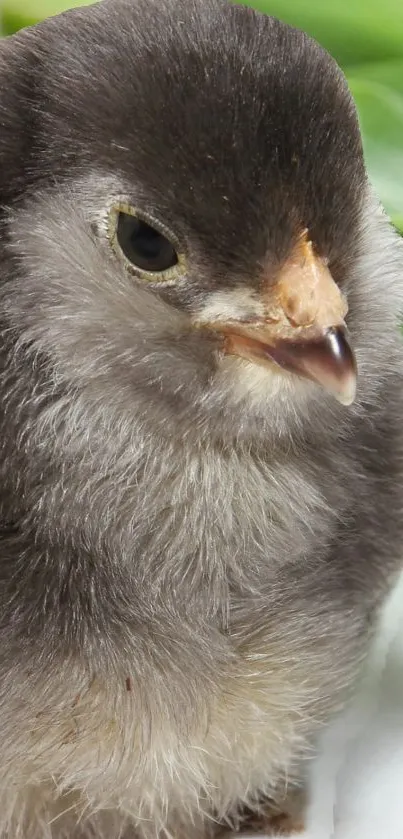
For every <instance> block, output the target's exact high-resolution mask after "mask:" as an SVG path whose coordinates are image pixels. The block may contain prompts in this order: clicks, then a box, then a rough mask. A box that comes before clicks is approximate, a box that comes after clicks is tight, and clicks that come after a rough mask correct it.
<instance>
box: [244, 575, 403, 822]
mask: <svg viewBox="0 0 403 839" xmlns="http://www.w3.org/2000/svg"><path fill="white" fill-rule="evenodd" d="M322 751H323V753H322V754H321V756H320V758H319V760H318V761H316V762H315V763H314V764H312V771H311V786H312V792H311V795H312V805H311V811H310V813H309V816H308V829H307V830H306V831H305V832H304V833H303V834H298V839H403V577H402V579H401V581H400V583H399V585H398V586H397V588H396V589H395V591H394V592H393V594H392V597H391V598H390V600H389V601H388V603H387V605H386V608H385V613H384V620H383V624H382V631H381V633H380V635H379V637H378V638H377V642H376V644H375V647H374V650H373V653H372V655H371V659H370V664H369V667H368V669H367V671H366V673H365V677H364V680H363V684H362V688H361V690H360V691H359V694H358V696H357V699H356V701H355V703H354V706H353V707H352V708H351V709H350V710H349V712H348V713H346V714H345V715H344V716H343V717H342V718H341V719H340V720H338V721H337V723H336V724H335V725H334V726H333V727H332V728H331V729H330V730H328V731H327V732H326V735H325V736H324V738H323V741H322ZM294 836H295V834H294ZM249 839H250V838H249ZM295 839H296V837H295Z"/></svg>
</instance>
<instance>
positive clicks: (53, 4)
mask: <svg viewBox="0 0 403 839" xmlns="http://www.w3.org/2000/svg"><path fill="white" fill-rule="evenodd" d="M93 2H94V0H3V3H2V7H1V10H0V24H1V26H0V28H1V29H2V31H3V34H5V35H12V34H13V33H14V32H17V31H18V30H19V29H22V28H23V27H24V26H33V25H34V24H35V23H38V22H39V21H40V20H43V19H44V18H46V17H51V16H52V15H57V14H59V13H60V12H64V11H66V9H71V8H73V6H89V5H91V3H93Z"/></svg>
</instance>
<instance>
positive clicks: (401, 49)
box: [234, 0, 403, 64]
mask: <svg viewBox="0 0 403 839" xmlns="http://www.w3.org/2000/svg"><path fill="white" fill-rule="evenodd" d="M234 1H235V2H242V1H243V2H244V0H234ZM247 5H249V6H254V7H255V8H256V9H258V10H260V11H262V12H267V13H268V14H271V15H274V16H275V17H278V18H280V19H281V20H284V21H285V22H286V23H290V24H291V25H292V26H297V27H298V28H300V29H304V30H305V31H306V32H309V34H310V35H312V36H313V37H314V38H316V40H317V41H319V43H321V44H323V46H324V47H326V49H328V50H329V52H331V53H332V55H333V56H334V57H335V58H336V60H337V61H338V62H339V63H340V64H357V63H360V62H362V61H378V60H379V59H384V58H393V57H399V56H401V57H403V2H402V0H382V2H381V3H380V2H379V0H337V2H334V0H247Z"/></svg>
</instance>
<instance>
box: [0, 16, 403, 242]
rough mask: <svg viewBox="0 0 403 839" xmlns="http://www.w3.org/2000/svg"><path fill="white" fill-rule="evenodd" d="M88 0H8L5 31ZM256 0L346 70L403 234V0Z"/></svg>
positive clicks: (375, 172)
mask: <svg viewBox="0 0 403 839" xmlns="http://www.w3.org/2000/svg"><path fill="white" fill-rule="evenodd" d="M0 2H1V0H0ZM88 2H90V0H3V2H2V5H1V10H0V15H1V18H0V27H1V31H2V32H3V34H6V35H9V34H12V33H13V32H15V31H17V30H18V29H20V28H21V27H23V26H27V25H29V24H33V23H36V22H37V21H39V20H41V19H42V18H44V17H47V16H49V15H52V14H57V13H58V12H60V11H62V10H63V9H66V8H69V7H71V6H74V5H76V6H79V5H80V6H81V5H86V4H88ZM163 2H164V0H161V3H163ZM249 3H250V5H251V6H255V7H256V8H257V9H260V10H261V11H264V12H268V13H270V14H274V15H276V16H277V17H279V18H281V19H282V20H285V21H286V22H288V23H291V24H293V25H294V26H298V27H300V28H301V29H305V30H306V31H307V32H309V33H310V34H311V35H313V36H314V37H315V38H316V39H317V40H318V41H320V43H321V44H323V46H325V47H326V48H327V49H328V50H329V52H331V53H332V55H334V57H335V58H336V59H337V61H338V62H339V64H340V65H341V66H342V67H343V69H344V71H345V73H346V75H347V78H348V80H349V84H350V87H351V89H352V92H353V94H354V96H355V100H356V102H357V106H358V111H359V116H360V121H361V127H362V131H363V136H364V148H365V154H366V158H367V164H368V168H369V171H370V174H371V178H372V181H373V183H374V185H375V187H376V189H377V192H378V194H379V195H380V197H381V199H382V201H383V203H384V205H385V207H386V210H387V211H388V213H389V214H390V216H391V217H392V220H393V222H394V223H395V224H396V226H397V227H399V228H400V230H402V231H403V0H381V1H380V0H337V2H334V0H249Z"/></svg>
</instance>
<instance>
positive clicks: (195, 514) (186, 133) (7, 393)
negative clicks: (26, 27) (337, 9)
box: [0, 0, 403, 839]
mask: <svg viewBox="0 0 403 839" xmlns="http://www.w3.org/2000/svg"><path fill="white" fill-rule="evenodd" d="M0 60H1V65H0V77H1V94H0V120H1V134H0V159H1V167H0V190H1V202H0V203H1V264H2V268H1V271H2V283H1V289H0V321H1V335H2V344H1V353H0V359H1V382H0V400H1V426H0V429H1V430H0V441H1V460H0V469H1V496H0V501H1V521H2V531H1V555H0V580H1V585H0V603H1V610H0V616H1V617H0V633H1V647H0V649H1V652H0V713H1V721H2V738H1V743H0V767H1V770H0V773H1V776H0V777H1V783H0V837H1V839H6V837H15V836H17V835H18V836H21V837H23V839H45V837H46V839H48V837H57V839H61V837H67V836H69V837H71V836H73V835H74V836H75V837H80V839H81V837H90V836H97V837H105V839H117V837H118V836H119V837H120V836H123V834H124V836H125V837H127V839H128V837H132V836H134V835H135V836H143V837H148V836H150V837H151V836H154V835H155V834H156V833H159V832H160V833H161V834H162V835H172V836H173V837H175V839H179V837H180V836H182V835H186V837H187V839H191V837H192V836H197V835H199V834H201V835H203V834H207V833H210V832H212V831H214V829H215V828H214V821H212V819H217V820H218V821H220V822H223V821H227V822H228V823H230V824H231V823H234V824H237V818H238V814H239V813H241V812H242V809H243V808H244V807H245V806H247V807H250V808H251V809H252V810H254V809H256V807H257V803H258V801H259V799H261V798H262V797H265V796H276V795H277V796H280V794H281V789H282V784H283V782H284V779H285V778H291V779H294V780H295V781H299V780H300V779H301V778H302V773H301V769H300V761H301V758H302V757H304V756H305V755H306V754H308V751H309V749H310V747H311V745H312V743H313V742H314V739H315V737H316V734H317V731H318V727H319V726H320V725H322V723H323V722H324V721H327V720H328V719H329V718H330V717H331V715H332V714H333V713H335V712H336V711H337V710H338V709H339V708H341V707H342V706H343V703H344V702H345V701H346V699H347V697H348V695H349V693H350V691H351V689H352V687H353V686H354V682H355V680H356V678H357V675H358V673H359V670H360V666H361V662H362V660H363V658H364V657H365V654H366V651H367V649H368V645H369V640H370V637H371V634H372V632H373V629H374V627H375V626H376V617H377V613H378V610H379V607H380V605H381V604H382V603H383V600H384V597H385V595H386V593H387V592H388V591H389V589H390V587H391V585H392V584H393V581H394V579H395V577H396V574H397V573H398V571H399V570H400V568H401V558H402V537H403V518H402V515H401V504H402V501H401V499H402V489H403V470H402V451H403V447H402V441H403V431H402V416H403V393H402V358H403V355H402V346H401V340H400V337H399V333H398V329H397V316H398V313H399V311H400V310H401V305H402V296H403V295H402V289H403V282H402V271H403V257H402V250H401V246H400V241H399V239H398V237H397V235H396V234H395V233H394V232H393V230H392V229H391V227H390V225H389V223H388V221H387V219H386V217H385V216H384V214H383V213H382V211H381V209H380V208H379V206H378V202H377V200H376V198H375V197H374V196H373V194H372V192H371V189H370V186H369V184H368V181H367V176H366V173H365V169H364V164H363V158H362V149H361V142H360V136H359V130H358V125H357V119H356V114H355V109H354V107H353V104H352V101H351V98H350V95H349V92H348V90H347V87H346V84H345V81H344V79H343V76H342V74H341V72H340V71H339V69H338V68H337V66H336V64H335V63H334V62H333V61H332V60H331V58H330V57H329V56H328V55H327V54H326V53H325V52H324V51H323V50H322V49H320V48H319V46H317V45H316V44H315V43H314V42H313V41H311V40H310V39H309V38H308V37H307V36H305V35H304V34H302V33H301V32H298V31H296V30H293V29H291V28H289V27H286V26H285V25H283V24H281V23H279V22H278V21H275V20H273V19H271V18H269V17H263V16H261V15H258V14H257V13H255V12H253V11H251V10H250V9H246V8H244V7H242V6H232V5H229V4H227V3H225V2H224V1H223V0H165V2H164V3H161V2H160V0H133V2H129V0H105V2H103V3H101V4H100V5H98V6H94V7H91V8H87V9H85V10H76V11H73V12H69V13H67V14H65V15H62V16H60V17H58V18H55V19H53V20H50V21H47V22H45V23H44V24H42V25H40V26H38V27H37V28H34V29H32V30H30V31H26V32H23V33H21V34H20V35H18V36H15V37H14V38H11V39H9V40H7V41H5V42H4V43H3V44H2V45H1V59H0ZM137 213H138V214H139V218H140V219H141V224H140V222H139V221H136V214H137ZM133 214H134V215H133ZM153 220H156V221H155V223H154V221H153ZM116 224H118V225H120V227H118V228H116V226H114V225H116ZM150 224H151V227H152V230H151V231H150V226H145V225H150ZM155 226H156V230H157V232H158V234H157V233H155V232H153V230H154V228H155ZM304 230H307V231H308V232H307V233H304ZM301 237H302V238H301ZM307 237H309V240H310V241H312V245H310V244H309V241H308V238H307ZM170 242H171V243H172V244H171V245H170V244H169V243H170ZM301 243H302V244H301ZM122 248H123V250H124V253H125V254H126V257H127V258H128V259H129V260H131V261H132V262H133V259H134V260H137V263H136V264H138V260H139V259H141V260H142V266H140V267H141V270H140V269H139V268H138V267H137V268H133V265H129V262H128V259H125V257H124V253H123V252H122ZM301 248H302V249H304V250H303V252H304V254H305V256H304V258H303V259H302V260H300V261H298V260H299V257H298V259H297V261H296V262H295V264H294V263H293V262H292V261H291V262H290V259H291V256H292V254H294V257H295V254H299V250H298V249H301ZM178 254H179V256H178ZM133 255H134V256H133ZM290 255H291V256H290ZM294 257H292V258H293V259H294ZM153 259H154V260H155V263H153ZM295 259H296V257H295ZM150 260H151V261H150ZM161 260H162V261H163V264H164V266H165V267H166V268H167V271H168V273H166V274H162V273H161V274H158V273H155V265H157V266H158V265H159V266H161V264H162V263H161ZM304 260H305V261H304ZM144 265H145V266H146V268H147V266H148V268H150V266H151V268H150V270H147V271H146V272H145V273H144ZM153 265H154V267H152V266H153ZM168 266H169V267H168ZM307 266H308V267H307ZM311 268H312V271H311ZM308 269H309V271H310V272H311V273H310V274H309V277H310V278H311V279H309V282H311V280H312V288H311V287H310V291H309V294H310V295H311V296H309V295H308V291H307V290H306V289H305V286H304V284H303V283H302V285H301V286H298V287H297V286H294V285H293V284H292V282H291V281H290V276H291V275H292V277H294V278H296V277H297V275H298V277H301V276H302V274H301V271H303V270H304V271H305V270H308ZM284 272H285V274H284ZM290 272H291V273H290ZM315 272H316V273H315ZM318 272H319V273H318ZM283 276H285V286H284V288H285V289H286V292H287V293H286V294H285V293H284V295H283V296H281V295H280V296H279V293H278V289H279V277H283ZM304 276H305V275H304ZM307 276H308V275H307ZM332 277H333V279H332ZM312 278H313V279H312ZM315 278H316V279H317V278H319V279H318V282H319V281H320V282H322V281H323V283H324V284H325V285H324V286H323V288H325V286H326V289H328V292H326V294H323V295H322V296H321V294H319V292H317V288H316V285H315V283H316V279H315ZM333 280H334V281H335V282H336V285H335V284H334V282H333ZM314 281H315V282H314ZM307 282H308V280H307ZM326 284H327V285H326ZM318 288H319V286H318ZM320 288H322V286H320ZM295 289H297V291H298V293H297V294H296V293H295ZM311 291H312V294H311ZM340 291H341V294H340ZM328 294H329V295H333V297H332V300H333V298H334V300H333V302H332V306H333V303H334V307H336V308H337V306H339V308H340V307H341V308H342V306H344V303H345V302H346V307H347V306H348V313H347V315H346V318H345V320H346V324H347V327H348V330H349V334H350V339H349V340H350V344H351V346H352V348H353V350H354V353H355V356H356V359H357V367H358V386H357V394H356V398H355V400H354V401H353V402H352V404H350V405H342V404H340V403H339V402H338V401H337V400H336V399H334V393H336V395H340V394H339V393H338V391H337V388H339V385H340V388H341V391H342V396H343V395H344V396H343V398H344V397H346V398H345V399H344V401H346V402H351V401H352V398H353V391H352V390H351V388H352V377H353V361H352V357H351V356H350V355H349V354H348V353H349V350H348V345H347V344H346V342H345V338H344V333H342V332H341V326H340V324H341V322H342V312H341V308H340V312H339V314H340V317H339V319H338V320H337V324H336V321H335V323H334V324H333V322H330V321H331V318H330V316H329V317H328V311H330V309H329V307H330V303H331V301H330V297H329V296H328ZM276 295H277V296H276ZM287 295H288V296H287ZM290 295H291V296H290ZM315 295H316V296H315ZM305 296H306V297H307V299H308V298H309V300H310V302H309V300H308V303H307V306H308V310H309V311H308V314H306V312H305V313H304V312H303V311H302V309H298V306H299V305H300V303H301V300H302V299H303V300H305ZM263 298H264V301H265V303H264V304H263V302H262V300H263ZM312 301H313V302H312ZM315 301H316V302H315ZM318 301H319V302H318ZM305 302H306V301H305ZM291 304H292V305H291ZM314 304H315V306H317V308H316V309H315V312H314V315H312V312H311V310H310V309H309V306H311V308H312V306H313V305H314ZM301 305H302V304H301ZM276 306H277V309H276V312H277V314H275V315H273V311H274V309H275V307H276ZM320 306H322V309H321V308H320ZM273 307H274V308H273ZM287 307H288V309H287ZM295 307H296V309H297V311H296V314H295ZM291 309H293V311H294V314H295V318H294V316H293V315H292V311H291ZM286 310H287V311H288V315H287V317H285V315H284V312H286ZM335 310H336V309H335ZM312 311H313V310H312ZM343 311H344V310H343ZM262 312H263V314H262ZM279 312H280V314H278V313H279ZM270 313H271V314H270ZM343 317H344V314H343ZM270 318H271V320H270ZM276 318H277V320H276ZM304 318H305V319H304ZM326 318H327V320H326ZM329 318H330V319H329ZM282 319H283V320H282ZM257 321H259V324H260V326H259V327H258V326H256V324H257ZM319 321H320V323H319ZM328 321H329V322H328ZM262 324H263V326H262ZM267 324H269V326H267ZM333 326H334V327H335V328H336V326H337V329H338V330H339V331H338V332H337V336H336V338H335V340H336V339H337V342H338V343H337V347H336V348H334V346H333V349H331V348H330V345H328V346H327V347H324V346H322V344H320V346H319V344H315V341H316V340H317V338H316V337H315V336H317V335H319V333H320V335H321V336H322V334H323V335H324V334H325V332H323V329H324V328H325V327H326V329H327V328H328V327H329V328H333ZM227 327H228V329H227ZM314 327H315V329H316V327H317V332H315V334H314V332H313V331H312V330H313V329H314ZM319 327H320V329H319ZM322 327H323V329H322ZM258 328H259V329H260V328H262V329H263V328H264V330H266V331H267V330H269V331H270V329H271V330H272V331H273V330H274V331H275V330H276V329H278V330H280V332H281V330H283V331H284V330H285V331H284V334H283V332H281V335H282V336H283V338H284V336H288V338H287V340H286V341H284V340H283V338H281V340H279V342H278V344H277V343H276V341H277V338H276V341H274V339H273V341H274V344H273V347H274V346H275V347H276V352H277V349H278V348H279V352H281V353H285V355H284V357H283V356H281V359H280V357H278V358H277V360H280V361H281V363H284V365H285V367H286V368H287V370H285V371H282V370H281V369H280V367H278V366H276V365H275V364H273V363H270V361H267V354H269V355H270V353H272V354H273V353H274V349H273V347H271V349H270V346H271V345H270V346H269V349H268V348H267V346H266V345H265V344H264V342H263V343H262V341H263V339H261V337H259V336H260V332H259V333H258V332H257V331H256V329H258ZM226 330H227V331H226ZM234 330H235V332H234ZM242 330H243V331H242ZM248 330H249V332H248ZM250 330H252V332H253V330H255V332H253V335H255V336H258V338H259V340H258V341H256V340H255V342H254V343H253V340H252V339H251V332H250ZM287 330H288V331H287ZM306 330H308V331H306ZM318 330H319V331H318ZM320 330H322V332H321V331H320ZM280 332H279V333H278V334H280ZM262 334H263V333H262ZM265 334H266V333H265ZM273 334H274V333H273ZM234 335H235V337H234ZM276 335H277V333H276ZM308 335H309V340H308V337H307V340H306V341H305V338H304V336H308ZM329 335H330V333H328V332H326V336H327V337H326V340H328V337H329ZM335 335H336V333H334V334H333V332H332V333H331V336H333V337H334V336H335ZM228 336H229V337H228ZM292 336H296V343H295V341H294V339H293V338H292ZM291 338H292V342H291V344H290V343H289V340H291ZM318 340H319V339H318ZM323 340H324V339H323ZM329 340H330V338H329ZM332 340H333V338H332ZM304 341H305V343H304ZM320 341H322V337H320ZM231 342H232V343H231ZM234 342H235V343H234ZM242 342H243V343H242ZM269 344H270V342H269ZM340 347H341V348H342V351H343V352H345V353H346V355H345V356H344V355H343V357H342V358H341V359H340V358H339V357H337V352H338V350H339V349H340ZM308 350H309V352H308ZM311 351H312V353H313V355H312V356H310V355H309V353H310V352H311ZM259 352H261V353H262V354H263V355H264V364H265V365H266V366H265V367H261V366H260V365H258V364H256V363H254V361H253V360H250V359H249V360H248V358H249V356H248V358H245V354H246V355H248V353H251V357H253V359H255V355H256V354H257V353H259ZM289 353H291V356H292V357H291V356H289ZM284 359H286V360H284ZM255 360H257V355H256V359H255ZM260 361H261V359H260ZM303 365H307V366H305V367H303ZM291 368H292V369H294V368H295V369H296V371H297V373H298V375H297V374H296V373H295V372H292V369H291ZM287 371H288V372H287ZM317 371H319V372H317ZM346 371H347V372H346ZM303 372H304V373H307V375H308V379H306V378H301V377H300V375H299V374H301V373H303ZM346 376H347V378H345V377H346ZM348 376H349V377H350V378H348ZM315 377H316V381H315V382H312V381H310V380H309V379H312V378H315ZM347 379H348V380H347ZM317 381H320V382H322V384H324V385H325V386H326V387H327V386H329V389H330V391H332V389H333V392H329V393H328V392H327V391H326V387H325V388H323V387H320V386H319V384H318V383H317ZM346 394H347V396H346Z"/></svg>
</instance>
